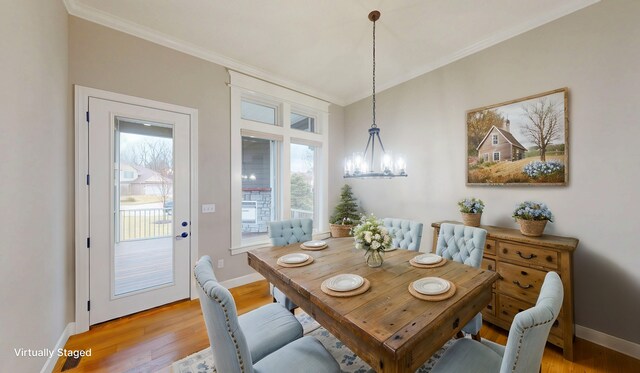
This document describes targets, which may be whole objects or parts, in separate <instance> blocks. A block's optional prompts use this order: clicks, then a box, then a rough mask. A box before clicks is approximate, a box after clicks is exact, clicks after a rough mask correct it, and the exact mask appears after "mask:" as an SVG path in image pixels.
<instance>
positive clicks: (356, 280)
mask: <svg viewBox="0 0 640 373" xmlns="http://www.w3.org/2000/svg"><path fill="white" fill-rule="evenodd" d="M370 287H371V283H370V282H369V280H367V279H366V278H364V277H362V276H359V275H354V274H351V273H345V274H340V275H337V276H333V277H331V278H328V279H326V280H324V281H323V282H322V284H321V285H320V290H322V292H324V293H325V294H328V295H331V296H334V297H352V296H354V295H360V294H363V293H364V292H366V291H367V290H369V288H370Z"/></svg>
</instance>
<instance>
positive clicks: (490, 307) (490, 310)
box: [482, 293, 496, 316]
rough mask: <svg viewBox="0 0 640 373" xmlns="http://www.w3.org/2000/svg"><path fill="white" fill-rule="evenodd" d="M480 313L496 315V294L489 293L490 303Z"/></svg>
mask: <svg viewBox="0 0 640 373" xmlns="http://www.w3.org/2000/svg"><path fill="white" fill-rule="evenodd" d="M482 313H484V314H488V315H491V316H495V315H496V293H491V302H490V303H489V304H487V306H486V307H485V308H484V309H483V310H482Z"/></svg>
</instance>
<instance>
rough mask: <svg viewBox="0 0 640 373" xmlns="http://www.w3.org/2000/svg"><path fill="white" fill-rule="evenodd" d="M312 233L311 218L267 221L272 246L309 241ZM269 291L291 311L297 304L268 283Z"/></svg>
mask: <svg viewBox="0 0 640 373" xmlns="http://www.w3.org/2000/svg"><path fill="white" fill-rule="evenodd" d="M312 233H313V220H311V219H291V220H281V221H272V222H270V223H269V238H271V244H272V245H273V246H285V245H290V244H292V243H296V242H305V241H310V240H311V238H312ZM269 291H270V292H271V296H272V297H273V299H274V301H276V302H278V303H280V304H282V305H283V306H284V307H285V308H286V309H288V310H289V311H291V312H293V311H294V310H295V309H296V308H298V306H297V305H296V304H295V303H293V301H292V300H291V299H289V298H288V297H287V296H286V295H285V294H284V293H283V292H282V291H281V290H280V289H278V288H276V287H275V286H273V284H269Z"/></svg>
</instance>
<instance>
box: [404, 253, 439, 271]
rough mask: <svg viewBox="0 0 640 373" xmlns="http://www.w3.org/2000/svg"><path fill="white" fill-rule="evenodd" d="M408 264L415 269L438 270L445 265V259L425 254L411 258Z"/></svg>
mask: <svg viewBox="0 0 640 373" xmlns="http://www.w3.org/2000/svg"><path fill="white" fill-rule="evenodd" d="M409 264H411V265H412V266H414V267H416V268H438V267H442V266H443V265H445V264H447V259H445V258H443V257H441V256H440V255H436V254H431V253H427V254H420V255H417V256H415V257H413V258H411V260H409Z"/></svg>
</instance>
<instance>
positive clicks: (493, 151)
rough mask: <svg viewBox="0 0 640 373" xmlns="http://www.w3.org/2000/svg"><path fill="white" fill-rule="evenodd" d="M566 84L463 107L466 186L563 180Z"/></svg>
mask: <svg viewBox="0 0 640 373" xmlns="http://www.w3.org/2000/svg"><path fill="white" fill-rule="evenodd" d="M567 95H568V90H567V88H560V89H556V90H553V91H549V92H544V93H540V94H537V95H533V96H528V97H524V98H520V99H517V100H512V101H508V102H504V103H501V104H496V105H491V106H486V107H482V108H478V109H474V110H470V111H468V112H467V185H566V183H567V181H568V175H569V169H568V168H569V162H568V160H569V146H568V145H569V144H568V139H569V117H568V109H567V99H568V97H567Z"/></svg>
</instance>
